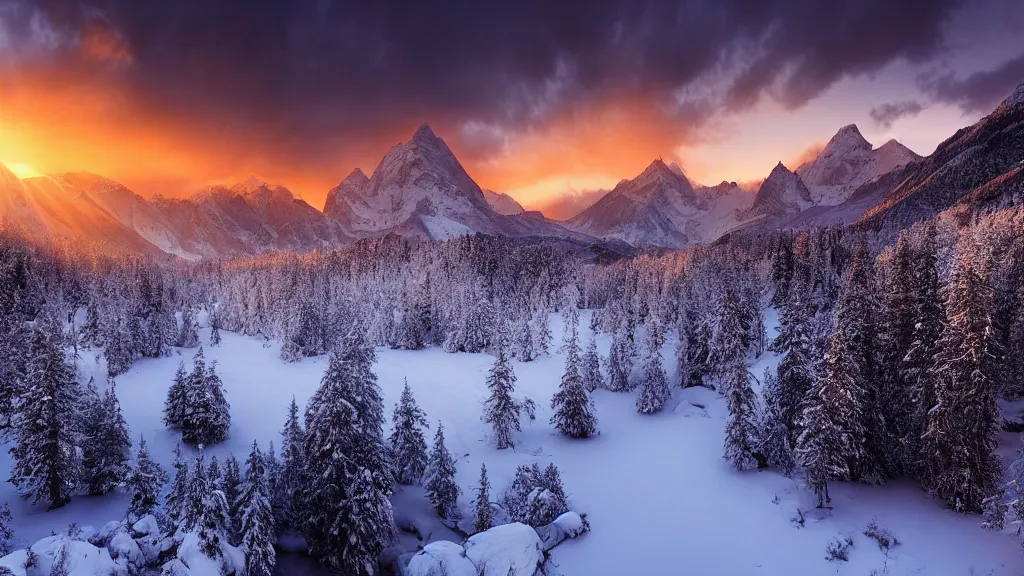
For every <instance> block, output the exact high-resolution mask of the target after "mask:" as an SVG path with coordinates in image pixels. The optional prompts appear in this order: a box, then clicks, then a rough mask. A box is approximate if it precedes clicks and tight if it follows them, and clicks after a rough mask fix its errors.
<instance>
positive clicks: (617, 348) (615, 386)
mask: <svg viewBox="0 0 1024 576" xmlns="http://www.w3.org/2000/svg"><path fill="white" fill-rule="evenodd" d="M635 358H636V345H635V344H634V343H633V334H632V332H630V331H628V329H627V328H619V329H617V330H616V331H615V333H614V334H613V335H612V345H611V348H610V349H609V350H608V389H609V390H612V391H614V392H626V391H628V390H632V389H633V387H634V382H633V380H632V378H631V376H632V373H633V362H634V359H635Z"/></svg>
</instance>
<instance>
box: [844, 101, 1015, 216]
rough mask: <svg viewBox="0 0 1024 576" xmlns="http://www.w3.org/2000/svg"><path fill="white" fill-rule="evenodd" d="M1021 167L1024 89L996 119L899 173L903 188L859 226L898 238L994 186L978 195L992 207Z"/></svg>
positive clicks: (962, 133) (999, 109)
mask: <svg viewBox="0 0 1024 576" xmlns="http://www.w3.org/2000/svg"><path fill="white" fill-rule="evenodd" d="M1022 161H1024V84H1022V85H1020V86H1018V87H1017V89H1016V90H1015V91H1014V93H1013V94H1011V95H1010V96H1009V97H1008V98H1007V99H1006V100H1005V101H1003V102H1002V103H1001V104H1000V105H999V106H998V107H997V108H996V109H995V110H994V111H993V112H992V113H991V114H989V115H988V116H985V117H984V118H982V119H981V120H979V121H978V122H977V123H976V124H974V125H973V126H968V127H966V128H963V129H961V130H959V131H957V133H956V134H954V135H953V136H951V137H950V138H948V139H947V140H945V141H944V142H942V143H941V144H939V146H938V147H937V148H936V149H935V152H934V153H932V155H931V156H928V157H927V158H924V159H923V160H921V161H920V162H915V163H912V164H910V165H907V166H905V167H903V168H901V169H899V173H900V175H901V177H900V178H899V179H898V180H899V183H898V184H897V185H896V186H894V187H893V189H892V191H891V193H890V194H889V195H888V196H887V198H886V199H885V200H884V201H883V202H881V203H879V204H878V205H876V206H874V207H872V208H871V209H870V210H869V211H868V212H867V213H866V214H865V215H864V216H863V217H862V218H861V219H860V220H859V221H858V222H859V224H860V225H863V226H867V227H870V228H872V229H881V230H883V231H885V232H886V233H890V234H891V233H895V232H896V231H898V230H901V229H903V228H906V227H907V226H910V225H911V224H913V223H914V222H916V221H918V220H921V219H923V218H929V217H932V216H935V215H936V214H938V213H939V212H941V211H942V210H945V209H946V208H948V207H950V206H952V205H953V204H955V203H957V202H958V201H960V200H961V199H962V198H965V197H968V196H969V195H971V194H972V193H973V192H974V191H975V190H977V189H979V188H980V187H983V186H985V185H986V184H989V183H993V185H992V187H990V188H989V189H987V190H986V191H984V192H979V198H980V197H984V198H987V199H988V200H987V201H992V198H993V196H998V194H999V191H1000V187H999V186H998V183H999V182H1001V180H1000V177H1002V176H1003V175H1005V174H1007V173H1009V172H1011V171H1014V170H1017V169H1018V168H1019V166H1020V163H1021V162H1022ZM1013 181H1015V180H1014V179H1012V178H1010V179H1009V180H1008V182H1013ZM1010 194H1011V195H1012V190H1011V192H1010Z"/></svg>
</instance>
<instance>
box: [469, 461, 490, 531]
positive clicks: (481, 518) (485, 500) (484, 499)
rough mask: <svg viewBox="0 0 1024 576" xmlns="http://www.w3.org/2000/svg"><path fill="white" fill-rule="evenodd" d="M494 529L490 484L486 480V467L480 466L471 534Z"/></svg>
mask: <svg viewBox="0 0 1024 576" xmlns="http://www.w3.org/2000/svg"><path fill="white" fill-rule="evenodd" d="M493 527H494V510H493V509H491V483H490V482H489V481H488V480H487V465H486V464H481V465H480V487H479V488H477V491H476V503H475V506H474V513H473V532H474V533H477V532H483V531H484V530H490V529H491V528H493Z"/></svg>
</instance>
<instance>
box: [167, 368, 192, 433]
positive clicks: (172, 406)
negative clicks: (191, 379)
mask: <svg viewBox="0 0 1024 576" xmlns="http://www.w3.org/2000/svg"><path fill="white" fill-rule="evenodd" d="M200 352H201V351H200ZM187 386H188V373H187V372H185V363H184V362H181V363H180V364H178V370H177V372H175V373H174V382H173V383H171V387H170V388H168V389H167V399H166V400H164V425H166V426H169V427H171V428H175V429H180V428H181V427H182V425H183V424H184V423H185V409H186V405H187V403H188V400H187V399H186V397H185V394H186V390H187Z"/></svg>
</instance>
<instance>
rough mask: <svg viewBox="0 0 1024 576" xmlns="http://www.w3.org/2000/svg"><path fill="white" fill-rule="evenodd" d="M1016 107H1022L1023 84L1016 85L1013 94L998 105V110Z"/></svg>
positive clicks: (1023, 96)
mask: <svg viewBox="0 0 1024 576" xmlns="http://www.w3.org/2000/svg"><path fill="white" fill-rule="evenodd" d="M1017 106H1024V82H1021V83H1020V84H1018V85H1017V88H1016V89H1014V91H1013V93H1012V94H1010V95H1009V96H1007V97H1006V100H1003V103H1002V104H1000V105H999V107H1000V108H1002V107H1006V108H1016V107H1017Z"/></svg>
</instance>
